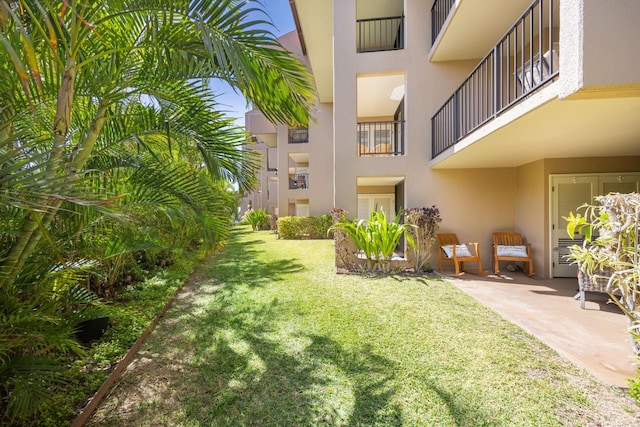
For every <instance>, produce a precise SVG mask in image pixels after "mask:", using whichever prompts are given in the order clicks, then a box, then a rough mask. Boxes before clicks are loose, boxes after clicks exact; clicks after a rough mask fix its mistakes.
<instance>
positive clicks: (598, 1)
mask: <svg viewBox="0 0 640 427" xmlns="http://www.w3.org/2000/svg"><path fill="white" fill-rule="evenodd" d="M560 16H561V23H562V30H561V32H560V46H561V50H562V54H561V56H560V67H561V68H560V69H561V70H562V76H561V78H560V83H561V86H562V90H561V92H560V96H561V97H567V96H572V95H573V96H578V97H609V96H617V94H619V93H621V92H624V93H625V94H626V96H629V95H630V93H631V91H633V93H634V94H635V96H638V94H640V82H639V79H638V70H639V69H640V55H638V40H640V26H639V25H638V22H637V21H638V16H640V2H638V1H637V0H616V1H602V0H575V1H562V2H560Z"/></svg>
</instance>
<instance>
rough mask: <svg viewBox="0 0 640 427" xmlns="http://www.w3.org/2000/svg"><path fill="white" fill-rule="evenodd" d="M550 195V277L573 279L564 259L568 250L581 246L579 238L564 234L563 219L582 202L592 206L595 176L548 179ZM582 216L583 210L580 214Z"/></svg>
mask: <svg viewBox="0 0 640 427" xmlns="http://www.w3.org/2000/svg"><path fill="white" fill-rule="evenodd" d="M551 191H552V193H553V202H552V204H553V214H552V221H553V224H552V225H551V229H552V245H553V246H552V248H553V277H576V272H577V270H578V269H577V266H576V265H573V264H571V261H570V260H568V259H567V258H566V255H568V254H569V247H570V246H573V245H581V244H582V241H583V238H582V236H580V235H579V234H578V235H575V236H573V239H572V238H571V236H569V235H568V234H567V221H566V220H565V219H563V217H566V216H569V212H573V213H574V215H575V214H576V213H578V212H579V211H578V207H579V206H581V205H583V204H585V203H592V202H593V196H595V195H596V192H597V191H598V177H597V176H570V177H568V176H555V177H552V180H551ZM580 213H582V214H584V211H580Z"/></svg>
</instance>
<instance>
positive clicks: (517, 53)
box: [431, 0, 560, 158]
mask: <svg viewBox="0 0 640 427" xmlns="http://www.w3.org/2000/svg"><path fill="white" fill-rule="evenodd" d="M553 3H554V2H553V0H537V1H535V2H533V3H532V4H531V6H529V8H528V9H527V10H526V11H525V13H524V14H523V15H522V16H521V17H520V18H519V19H518V20H517V21H516V23H515V24H514V25H513V26H512V27H511V29H510V30H509V31H508V32H507V34H506V35H505V36H504V37H503V38H502V39H501V40H500V41H499V42H498V44H496V45H495V46H494V47H493V49H492V50H491V51H490V52H489V53H488V54H487V55H486V56H485V57H484V59H483V60H482V61H481V62H480V64H479V65H478V66H477V67H476V68H475V69H474V70H473V71H472V72H471V74H470V75H469V76H468V77H467V78H466V80H465V81H464V82H463V83H462V85H461V86H460V87H459V88H458V89H457V90H456V91H455V92H454V93H453V95H451V97H450V98H449V99H448V100H447V101H446V102H445V104H444V105H443V106H442V107H441V108H440V110H438V112H437V113H436V114H435V115H434V116H433V117H432V119H431V125H432V126H431V128H432V151H431V153H432V158H435V157H436V156H438V155H439V154H440V153H442V152H443V151H445V150H446V149H448V148H449V147H452V146H453V145H455V144H456V143H457V142H459V141H460V140H461V139H462V138H464V137H465V136H467V135H469V134H470V133H472V132H473V131H475V130H477V129H478V128H480V127H482V126H483V125H485V124H486V123H487V122H489V121H491V120H492V119H494V118H496V117H498V116H499V115H501V114H502V113H504V112H505V111H507V110H508V109H510V108H511V107H513V106H514V105H516V104H518V103H520V102H522V101H523V100H524V99H526V98H528V97H529V96H530V95H532V94H533V93H535V92H536V91H538V90H540V89H541V88H543V87H545V86H547V85H548V84H550V83H551V82H553V81H555V80H557V78H558V76H559V53H560V52H559V45H558V43H557V38H558V36H557V34H558V28H557V25H558V23H559V22H558V11H557V9H554V7H553Z"/></svg>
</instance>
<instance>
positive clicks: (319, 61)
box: [289, 0, 355, 103]
mask: <svg viewBox="0 0 640 427" xmlns="http://www.w3.org/2000/svg"><path fill="white" fill-rule="evenodd" d="M289 3H290V4H291V12H292V13H293V14H294V21H295V23H296V28H297V30H298V35H299V38H300V44H301V45H302V46H304V49H305V51H306V56H307V58H308V59H309V64H310V65H311V69H312V71H313V76H314V78H315V82H316V88H317V90H318V97H319V99H320V102H323V103H324V102H327V103H331V102H333V1H332V0H312V1H309V0H307V1H303V0H290V2H289ZM354 25H355V24H354Z"/></svg>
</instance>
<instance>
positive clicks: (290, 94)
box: [0, 0, 313, 416]
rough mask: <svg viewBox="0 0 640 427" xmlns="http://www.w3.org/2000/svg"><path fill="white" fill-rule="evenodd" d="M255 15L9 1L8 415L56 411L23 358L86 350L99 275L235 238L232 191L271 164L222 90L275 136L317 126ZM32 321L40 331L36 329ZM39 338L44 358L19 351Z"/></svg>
mask: <svg viewBox="0 0 640 427" xmlns="http://www.w3.org/2000/svg"><path fill="white" fill-rule="evenodd" d="M256 13H260V10H259V9H257V8H253V7H247V6H246V5H245V2H241V1H234V0H220V1H214V2H211V1H204V0H199V1H198V0H196V1H193V0H109V1H108V2H105V1H97V0H82V1H80V0H58V1H53V0H14V1H8V0H0V243H1V244H2V245H1V246H0V248H1V249H0V300H3V302H4V303H5V306H3V307H2V308H3V310H1V311H0V331H1V332H0V361H2V363H3V365H2V369H0V378H2V380H3V381H2V383H3V384H4V385H5V387H4V388H3V389H2V390H0V402H2V403H6V406H5V405H2V406H5V407H7V408H9V409H8V410H7V414H8V415H9V416H17V415H19V414H22V415H25V414H28V413H30V412H32V411H33V410H35V409H36V408H37V406H38V405H37V403H38V402H39V401H40V400H42V399H31V400H29V399H25V396H30V397H31V398H34V397H40V398H44V397H46V393H41V392H38V393H36V392H35V390H42V388H43V387H46V384H47V382H44V383H38V384H40V385H41V386H42V387H35V386H34V385H33V384H31V383H29V381H27V379H28V378H33V377H32V376H31V374H32V373H33V372H31V373H29V372H26V373H25V371H24V370H22V367H24V364H23V363H22V362H24V361H25V360H27V359H25V358H29V357H31V356H33V355H36V354H37V355H38V356H39V357H45V356H46V355H47V354H48V353H51V352H53V351H67V350H75V351H79V349H78V348H77V346H76V345H74V344H73V343H72V341H69V338H68V337H69V335H70V333H71V331H72V330H73V323H72V322H70V321H68V313H69V312H70V307H72V306H74V305H77V304H93V303H94V302H95V300H94V299H92V298H93V297H91V296H90V294H85V293H82V292H80V291H79V289H81V288H78V286H77V285H79V284H82V283H85V282H86V280H87V277H88V276H90V274H91V273H90V270H92V269H95V268H98V267H96V266H99V267H100V268H102V269H103V271H107V272H108V273H105V274H108V275H110V277H111V278H113V276H114V272H117V270H118V268H119V267H118V266H119V265H121V261H122V257H123V256H126V254H128V253H130V252H131V251H134V250H138V249H140V248H143V249H145V248H146V249H149V248H153V247H160V246H162V247H178V246H179V245H184V244H185V242H188V241H190V240H193V239H194V238H195V237H194V236H198V238H199V239H200V240H201V242H200V243H203V242H204V243H205V244H209V245H210V246H214V245H215V244H216V242H219V241H220V239H222V238H224V236H225V230H227V227H228V219H229V218H230V216H231V211H232V209H233V203H234V201H233V196H232V195H231V194H230V192H229V191H228V188H226V187H225V185H224V184H223V183H224V182H232V183H235V185H236V186H237V187H238V188H239V189H240V191H244V190H245V189H248V188H250V187H251V186H252V185H253V184H254V171H255V168H256V167H257V166H258V162H257V160H256V159H255V158H253V157H251V156H250V155H249V154H247V153H246V152H243V151H242V150H241V146H242V145H243V143H244V142H245V138H246V137H245V134H244V132H243V131H242V130H241V129H238V128H236V127H235V126H234V125H233V124H232V122H230V121H229V120H227V119H226V118H225V117H224V115H223V114H221V113H220V112H219V111H218V108H217V103H216V99H215V96H214V95H213V94H211V93H210V91H209V84H208V80H209V79H212V78H218V79H224V80H226V81H227V82H229V83H230V84H231V85H232V86H233V87H235V88H236V89H237V90H238V91H240V92H241V93H243V94H244V95H245V97H246V98H247V99H248V100H249V101H250V102H252V103H253V104H254V105H255V106H256V107H257V108H259V109H260V110H262V111H263V112H264V113H265V115H266V116H267V117H268V118H269V119H271V120H273V121H278V122H283V123H288V124H291V125H304V124H306V123H307V122H308V116H307V112H308V111H309V106H310V104H311V103H312V101H313V96H312V95H313V90H312V84H311V79H310V77H309V75H308V73H307V71H306V69H305V67H304V66H303V65H302V64H301V63H299V62H298V61H297V60H296V59H295V58H294V57H293V55H292V54H291V53H289V52H287V51H286V50H284V49H283V48H282V47H281V46H280V45H279V43H278V42H277V40H276V39H275V37H274V35H273V34H272V33H271V32H269V31H268V29H265V28H268V27H265V25H266V24H267V23H266V21H265V20H261V19H254V18H253V16H255V14H256ZM111 278H110V279H109V280H111ZM62 284H64V285H62ZM17 295H20V297H19V298H18V297H17ZM52 301H53V302H52ZM34 307H40V308H39V310H40V311H39V312H38V316H39V317H38V316H34V315H32V316H31V317H29V315H28V313H29V312H30V311H31V312H33V308H34ZM44 308H47V310H46V311H43V310H44ZM35 317H38V318H40V319H44V318H47V319H48V320H47V325H52V328H53V326H55V327H56V328H57V329H55V330H56V331H59V332H56V333H53V332H52V329H51V328H44V329H43V328H41V327H40V326H42V325H41V322H42V320H41V321H38V320H37V319H36V318H35ZM21 319H22V320H21ZM7 325H10V326H11V328H10V329H7V328H5V327H4V326H7ZM39 325H40V326H39ZM63 326H64V327H63ZM7 331H10V332H7ZM25 333H28V334H29V336H30V337H32V340H31V341H30V343H26V342H24V340H21V339H18V338H16V337H19V336H20V334H25ZM43 360H45V359H43ZM48 360H50V359H48ZM11 366H13V368H11ZM34 366H35V365H34ZM37 366H40V367H44V368H47V366H48V365H47V364H46V363H45V362H42V363H40V364H38V365H37ZM39 378H43V376H40V377H39ZM52 378H53V377H52ZM7 379H10V381H7ZM8 383H10V384H9V385H7V384H8ZM25 384H27V386H25ZM28 384H31V385H28ZM26 401H30V402H31V404H29V405H25V404H24V402H26Z"/></svg>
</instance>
